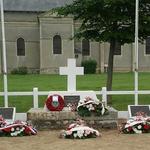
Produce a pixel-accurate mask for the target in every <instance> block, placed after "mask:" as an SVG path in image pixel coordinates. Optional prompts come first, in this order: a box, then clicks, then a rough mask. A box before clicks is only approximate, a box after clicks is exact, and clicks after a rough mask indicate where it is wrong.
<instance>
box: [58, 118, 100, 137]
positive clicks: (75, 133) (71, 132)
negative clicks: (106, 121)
mask: <svg viewBox="0 0 150 150" xmlns="http://www.w3.org/2000/svg"><path fill="white" fill-rule="evenodd" d="M97 136H101V134H100V133H99V131H97V130H95V129H93V128H90V127H88V126H86V124H85V122H84V121H83V120H81V119H77V120H76V121H75V122H74V123H72V124H70V125H69V126H68V127H67V129H66V130H62V131H61V133H60V137H61V138H66V139H86V138H96V137H97Z"/></svg>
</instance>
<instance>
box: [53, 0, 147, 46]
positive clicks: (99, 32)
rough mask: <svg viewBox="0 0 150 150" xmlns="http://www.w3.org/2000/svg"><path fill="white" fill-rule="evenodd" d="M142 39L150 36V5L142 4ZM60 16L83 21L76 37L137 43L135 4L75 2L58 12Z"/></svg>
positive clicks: (102, 0) (142, 1)
mask: <svg viewBox="0 0 150 150" xmlns="http://www.w3.org/2000/svg"><path fill="white" fill-rule="evenodd" d="M139 4H140V7H139V12H140V13H139V14H140V16H139V18H140V19H139V21H140V23H139V25H140V28H139V39H140V40H143V39H145V38H146V37H147V36H148V35H150V28H149V25H150V1H149V0H139ZM56 11H57V12H58V14H59V15H64V16H67V15H72V16H73V18H74V20H81V26H80V28H79V30H78V31H77V32H76V33H75V37H77V38H81V37H84V38H86V39H91V40H96V41H103V42H109V41H110V40H111V39H116V40H117V41H118V42H120V43H121V44H124V43H131V42H134V31H135V0H94V1H93V0H75V1H73V3H72V4H70V5H66V6H65V7H61V8H58V9H56Z"/></svg>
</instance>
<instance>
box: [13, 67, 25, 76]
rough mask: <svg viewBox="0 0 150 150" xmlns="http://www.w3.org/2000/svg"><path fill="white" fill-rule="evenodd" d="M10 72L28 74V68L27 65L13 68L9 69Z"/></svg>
mask: <svg viewBox="0 0 150 150" xmlns="http://www.w3.org/2000/svg"><path fill="white" fill-rule="evenodd" d="M11 74H20V75H25V74H28V69H27V67H19V68H15V69H13V70H12V71H11Z"/></svg>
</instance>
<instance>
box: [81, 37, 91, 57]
mask: <svg viewBox="0 0 150 150" xmlns="http://www.w3.org/2000/svg"><path fill="white" fill-rule="evenodd" d="M82 55H83V56H89V55H90V42H89V40H86V39H83V40H82Z"/></svg>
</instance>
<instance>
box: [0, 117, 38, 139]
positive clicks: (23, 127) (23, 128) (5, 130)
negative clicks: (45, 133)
mask: <svg viewBox="0 0 150 150" xmlns="http://www.w3.org/2000/svg"><path fill="white" fill-rule="evenodd" d="M36 134H37V130H36V129H35V128H33V127H32V125H31V124H29V123H28V122H23V121H20V120H17V121H14V122H11V123H10V122H7V121H6V120H4V119H3V117H2V116H0V137H1V136H26V135H36Z"/></svg>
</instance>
